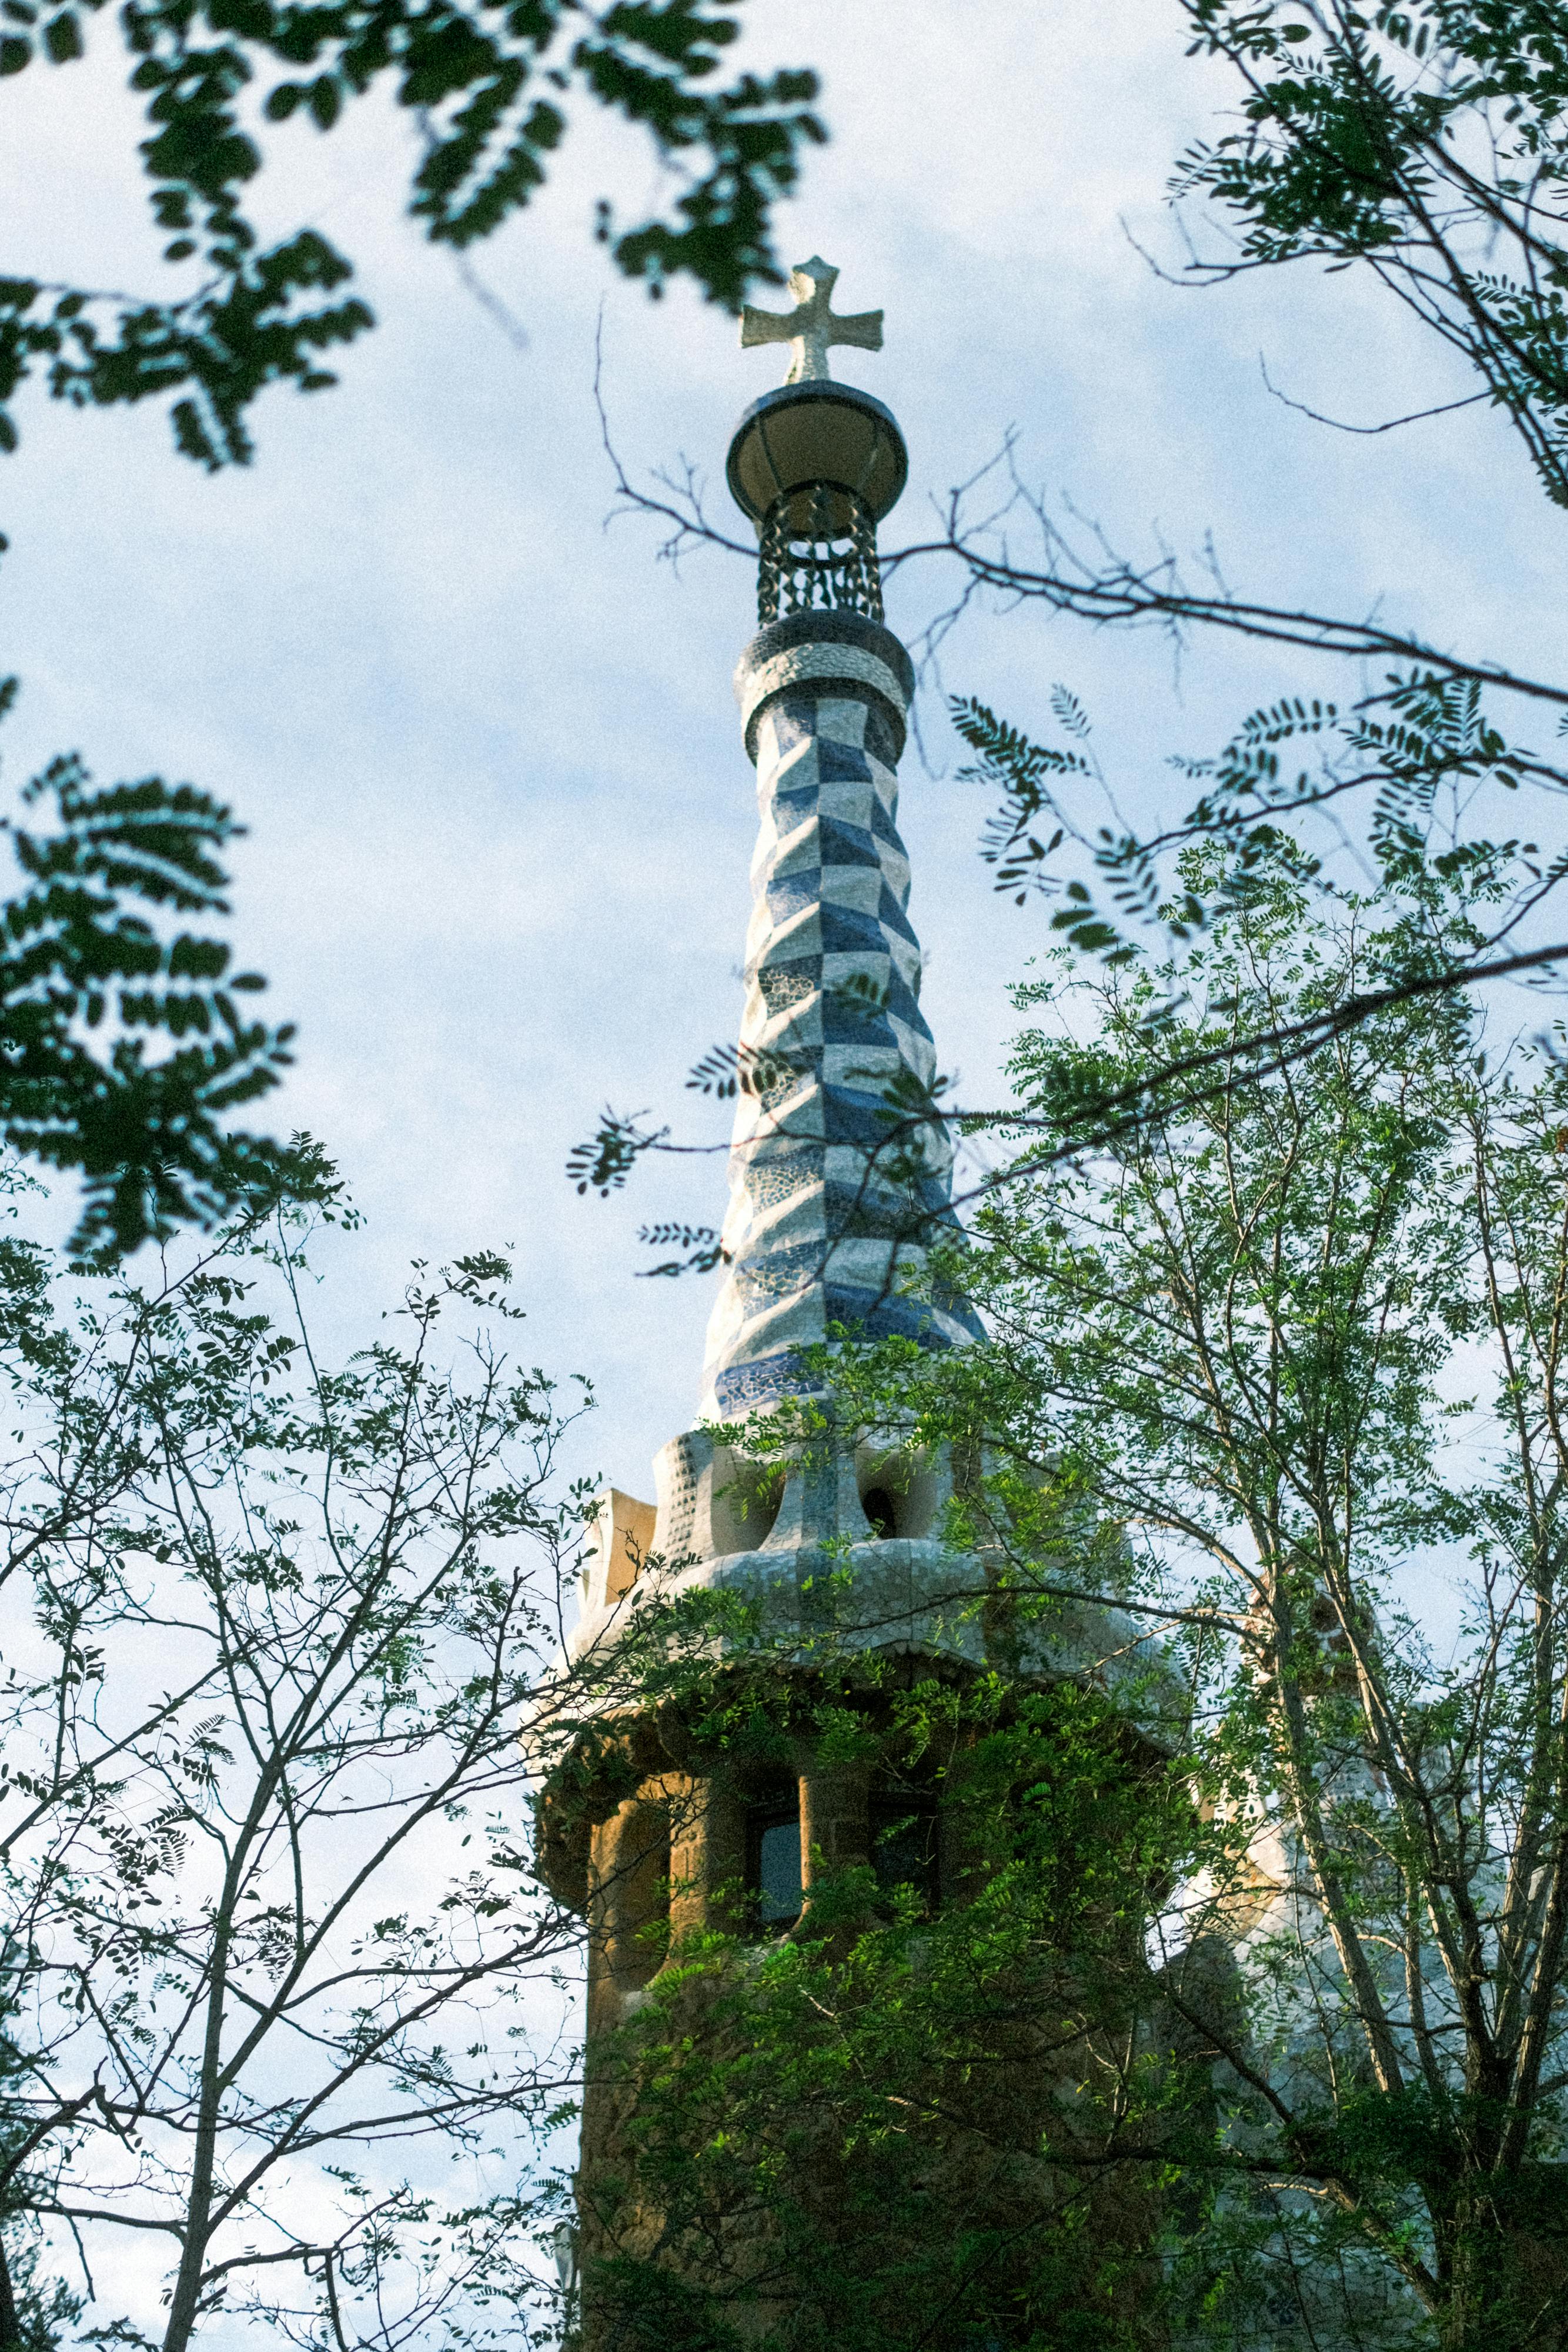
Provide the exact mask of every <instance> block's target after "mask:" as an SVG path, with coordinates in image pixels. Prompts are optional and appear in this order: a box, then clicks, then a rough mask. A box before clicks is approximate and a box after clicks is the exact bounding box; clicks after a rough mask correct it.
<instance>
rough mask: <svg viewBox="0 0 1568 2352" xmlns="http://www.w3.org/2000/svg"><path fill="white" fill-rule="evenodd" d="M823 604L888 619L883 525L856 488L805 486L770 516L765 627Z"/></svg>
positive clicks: (762, 608) (761, 561) (763, 568)
mask: <svg viewBox="0 0 1568 2352" xmlns="http://www.w3.org/2000/svg"><path fill="white" fill-rule="evenodd" d="M824 607H826V608H829V609H833V608H836V609H837V610H839V611H841V612H850V613H864V614H866V615H867V617H868V619H870V620H873V621H880V620H881V619H882V617H883V607H882V571H881V567H880V566H879V565H878V562H877V560H876V523H875V521H874V520H873V516H872V512H871V509H870V508H869V507H868V506H867V505H866V503H865V501H864V500H863V499H860V498H857V497H856V495H855V493H854V492H853V491H852V490H846V489H841V488H840V487H839V486H838V484H837V483H835V482H802V483H800V485H799V486H798V488H795V489H792V490H789V491H787V492H786V493H785V495H784V497H782V498H781V499H775V500H774V502H773V504H772V505H771V506H770V507H769V508H768V512H767V514H766V515H765V516H764V517H763V520H762V533H761V546H760V550H759V554H758V573H757V617H758V621H759V622H760V623H761V624H762V625H763V626H764V627H766V626H767V625H768V622H769V621H777V620H779V619H782V618H783V617H784V616H785V615H786V614H790V613H808V612H810V611H812V610H813V609H817V610H821V609H822V608H824Z"/></svg>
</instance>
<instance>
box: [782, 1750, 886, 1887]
mask: <svg viewBox="0 0 1568 2352" xmlns="http://www.w3.org/2000/svg"><path fill="white" fill-rule="evenodd" d="M870 1860H871V1767H870V1765H869V1764H865V1763H844V1764H824V1763H821V1762H820V1761H818V1760H817V1759H815V1758H808V1759H807V1760H806V1762H805V1764H804V1766H803V1768H802V1769H801V1773H800V1884H801V1885H802V1886H803V1887H804V1888H805V1891H806V1903H807V1906H808V1908H809V1907H810V1901H811V1887H812V1884H813V1882H814V1881H817V1880H820V1879H821V1877H822V1875H823V1874H824V1873H826V1872H830V1871H834V1870H844V1869H847V1868H849V1867H850V1866H851V1865H852V1864H856V1863H860V1864H865V1863H869V1862H870Z"/></svg>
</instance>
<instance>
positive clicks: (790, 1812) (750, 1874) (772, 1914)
mask: <svg viewBox="0 0 1568 2352" xmlns="http://www.w3.org/2000/svg"><path fill="white" fill-rule="evenodd" d="M747 1884H748V1885H749V1887H750V1891H751V1897H752V1904H753V1906H754V1908H753V1916H754V1917H755V1918H756V1920H757V1923H758V1927H761V1928H763V1929H764V1930H765V1931H773V1930H777V1929H779V1928H780V1927H793V1926H794V1924H795V1922H796V1920H797V1919H798V1918H799V1917H800V1906H801V1903H802V1901H803V1899H804V1893H803V1889H802V1887H801V1885H800V1807H799V1805H798V1804H796V1805H790V1806H788V1807H786V1806H782V1805H780V1806H778V1807H775V1808H773V1809H770V1810H769V1811H757V1812H754V1813H753V1814H752V1816H751V1818H750V1821H749V1822H748V1823H747Z"/></svg>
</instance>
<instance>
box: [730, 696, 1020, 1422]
mask: <svg viewBox="0 0 1568 2352" xmlns="http://www.w3.org/2000/svg"><path fill="white" fill-rule="evenodd" d="M886 741H887V728H886V725H885V723H883V724H882V725H879V724H878V714H877V711H876V709H875V707H874V705H872V704H868V702H867V701H866V700H864V699H862V698H858V697H852V696H850V695H847V694H844V693H842V692H841V691H840V692H835V691H833V690H832V688H831V686H830V685H829V683H828V682H827V681H823V683H822V684H821V686H802V687H800V688H791V689H790V690H789V691H788V692H787V693H785V694H783V695H780V696H779V698H777V699H776V700H774V701H772V702H770V703H769V704H768V706H767V708H766V709H764V711H763V713H762V716H761V719H760V720H759V722H758V731H757V787H758V800H759V802H760V804H761V815H762V826H761V834H760V837H759V839H758V846H757V854H756V856H755V857H754V859H753V861H752V868H751V882H752V914H751V923H750V928H749V929H748V931H747V947H746V976H747V994H746V1008H745V1013H744V1014H743V1017H742V1021H741V1032H740V1038H741V1055H742V1066H743V1068H744V1069H745V1070H746V1071H747V1072H748V1073H749V1076H750V1085H749V1087H748V1088H747V1090H746V1091H743V1092H742V1093H741V1095H740V1097H739V1100H738V1106H737V1112H736V1120H735V1131H734V1137H733V1141H732V1145H731V1151H730V1163H729V1174H730V1198H729V1209H728V1213H727V1217H726V1219H725V1225H724V1244H725V1248H726V1250H727V1252H728V1253H729V1258H730V1264H729V1270H728V1274H727V1278H726V1281H725V1285H724V1288H723V1290H722V1291H721V1293H720V1295H719V1297H718V1300H717V1302H716V1306H715V1308H714V1312H713V1317H712V1319H711V1321H710V1323H709V1325H708V1340H707V1359H706V1366H705V1370H704V1395H703V1404H702V1414H703V1417H704V1418H711V1419H723V1418H728V1417H733V1416H736V1415H738V1414H741V1413H744V1412H748V1411H750V1410H752V1409H754V1408H755V1407H757V1406H759V1405H766V1404H767V1403H768V1402H769V1401H770V1400H771V1399H773V1398H775V1397H778V1396H779V1395H784V1394H789V1393H790V1392H797V1393H798V1392H799V1391H800V1389H801V1388H802V1387H803V1386H804V1385H805V1379H804V1375H803V1372H802V1370H801V1366H800V1355H799V1350H800V1349H801V1348H802V1347H805V1346H809V1345H810V1344H811V1343H812V1342H813V1341H815V1340H820V1339H824V1338H825V1337H826V1336H827V1332H828V1327H829V1325H830V1324H833V1323H844V1324H849V1325H854V1326H859V1327H860V1328H863V1329H865V1330H867V1331H869V1332H870V1333H872V1334H873V1335H876V1336H879V1337H880V1336H882V1335H884V1334H892V1333H904V1334H906V1335H908V1336H909V1337H911V1338H915V1339H920V1340H922V1341H923V1342H924V1343H925V1344H926V1345H931V1346H938V1347H941V1346H951V1345H956V1344H960V1343H962V1342H963V1341H965V1340H967V1339H976V1338H977V1337H978V1336H979V1332H980V1327H979V1324H978V1322H977V1319H976V1318H975V1317H974V1315H973V1313H972V1312H971V1310H970V1309H969V1308H968V1307H967V1306H966V1305H965V1303H964V1302H963V1301H962V1300H960V1299H953V1300H950V1301H946V1302H944V1303H942V1304H939V1305H935V1306H934V1305H930V1304H926V1303H925V1302H922V1301H918V1300H915V1299H912V1298H910V1297H906V1296H905V1295H904V1288H905V1285H906V1282H907V1280H908V1277H909V1276H910V1275H911V1274H914V1273H917V1272H918V1270H919V1269H920V1267H921V1266H922V1265H923V1263H924V1257H925V1249H924V1246H923V1245H924V1244H925V1242H926V1241H927V1240H928V1239H929V1238H930V1235H931V1233H932V1229H933V1226H934V1225H936V1224H944V1223H946V1224H950V1223H952V1210H951V1207H950V1199H951V1168H952V1151H951V1148H950V1146H949V1144H948V1141H947V1138H946V1130H945V1129H943V1128H942V1127H941V1126H940V1125H936V1124H933V1123H931V1122H930V1121H928V1120H925V1119H923V1118H920V1116H919V1113H918V1097H917V1096H916V1097H915V1102H914V1104H913V1105H911V1104H909V1103H906V1102H904V1101H902V1100H901V1102H900V1105H899V1106H898V1107H894V1105H892V1104H890V1102H889V1099H888V1096H889V1090H890V1089H891V1088H894V1087H900V1086H903V1087H909V1086H910V1084H911V1081H913V1082H915V1087H917V1088H925V1087H928V1086H929V1085H930V1082H931V1079H932V1077H933V1076H934V1074H935V1068H936V1049H935V1047H934V1045H933V1044H932V1038H931V1032H930V1030H929V1029H928V1028H927V1027H926V1024H925V1017H924V1015H923V1014H922V1013H921V1011H920V1005H919V1001H918V1000H919V992H920V948H919V943H918V941H917V940H916V939H915V934H914V932H913V931H912V930H911V929H910V927H909V920H908V917H907V914H906V912H905V909H906V908H907V906H908V903H909V859H908V856H907V854H906V852H905V850H904V844H903V842H902V841H901V840H900V839H899V835H898V825H897V810H898V782H897V778H896V775H895V774H894V770H893V768H892V767H891V766H890V765H889V764H888V763H887V761H885V759H883V758H882V757H879V756H878V751H877V750H876V749H873V745H876V746H879V747H880V748H882V749H883V750H885V748H886Z"/></svg>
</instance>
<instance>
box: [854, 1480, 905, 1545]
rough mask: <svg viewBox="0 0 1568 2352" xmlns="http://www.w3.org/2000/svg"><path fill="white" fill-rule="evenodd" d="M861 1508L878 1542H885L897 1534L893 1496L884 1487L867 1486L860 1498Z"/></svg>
mask: <svg viewBox="0 0 1568 2352" xmlns="http://www.w3.org/2000/svg"><path fill="white" fill-rule="evenodd" d="M861 1508H862V1511H863V1512H864V1513H865V1515H866V1517H867V1519H868V1521H869V1522H870V1525H871V1531H872V1533H873V1536H875V1537H876V1538H877V1540H878V1541H879V1542H885V1541H886V1539H887V1538H888V1537H890V1536H892V1535H895V1534H896V1533H897V1514H896V1513H895V1511H894V1507H893V1496H891V1495H890V1494H889V1493H888V1491H887V1488H886V1487H885V1486H868V1487H867V1488H866V1490H865V1493H864V1494H863V1495H862V1496H861Z"/></svg>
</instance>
